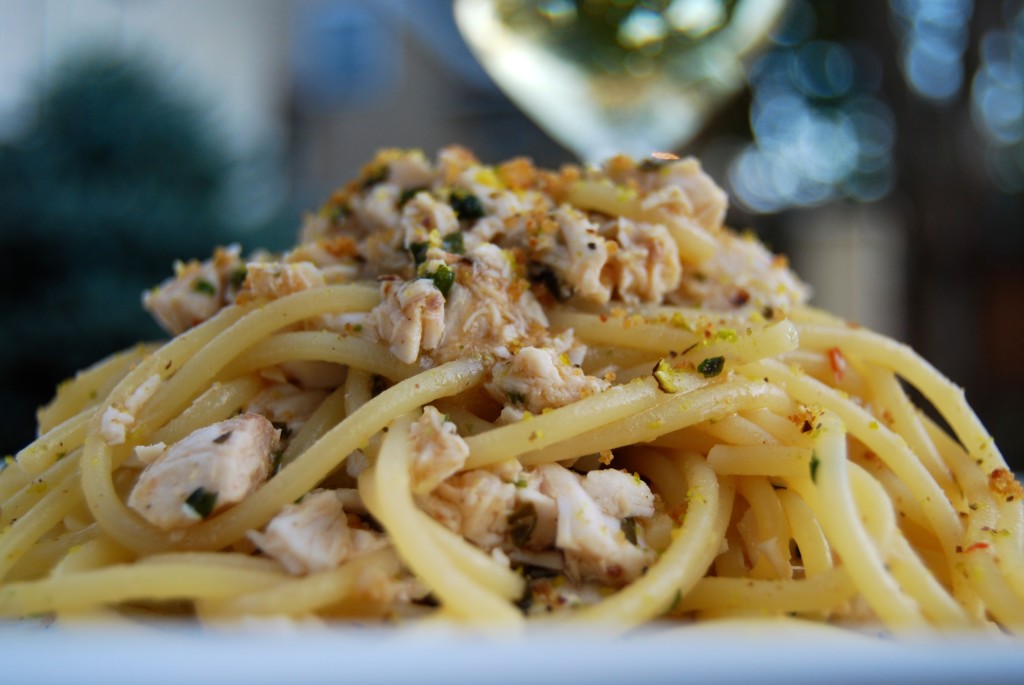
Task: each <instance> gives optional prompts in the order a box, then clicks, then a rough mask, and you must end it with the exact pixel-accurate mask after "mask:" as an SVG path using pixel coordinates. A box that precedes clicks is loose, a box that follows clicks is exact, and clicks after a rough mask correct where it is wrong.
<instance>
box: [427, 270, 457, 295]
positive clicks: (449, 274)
mask: <svg viewBox="0 0 1024 685" xmlns="http://www.w3.org/2000/svg"><path fill="white" fill-rule="evenodd" d="M427 278H430V279H433V281H434V287H436V288H437V289H438V290H440V291H441V294H442V295H444V296H445V297H448V293H449V292H450V291H451V289H452V284H453V283H455V272H454V271H453V270H452V269H450V268H448V266H447V265H446V264H441V265H440V266H438V267H437V271H435V272H434V273H430V274H427Z"/></svg>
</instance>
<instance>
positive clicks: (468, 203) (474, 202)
mask: <svg viewBox="0 0 1024 685" xmlns="http://www.w3.org/2000/svg"><path fill="white" fill-rule="evenodd" d="M448 202H449V203H451V206H452V209H454V210H455V216H457V217H459V219H460V220H461V221H474V220H476V219H479V218H480V217H482V216H483V215H484V206H483V204H481V202H480V198H478V197H477V196H476V195H474V194H473V193H471V192H469V191H468V190H463V189H461V188H458V189H456V190H453V191H452V193H451V195H449V196H448Z"/></svg>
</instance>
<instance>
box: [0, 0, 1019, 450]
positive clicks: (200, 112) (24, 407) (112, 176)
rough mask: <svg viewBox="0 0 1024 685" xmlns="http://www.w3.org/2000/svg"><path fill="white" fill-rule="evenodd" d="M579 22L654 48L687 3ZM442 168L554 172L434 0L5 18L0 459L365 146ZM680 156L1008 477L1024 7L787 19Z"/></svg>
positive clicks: (163, 3) (644, 3)
mask: <svg viewBox="0 0 1024 685" xmlns="http://www.w3.org/2000/svg"><path fill="white" fill-rule="evenodd" d="M581 2H582V3H583V4H584V5H585V4H588V3H589V4H590V5H595V4H596V5H600V4H601V3H602V2H604V3H605V4H607V5H609V6H613V7H614V8H616V11H619V12H620V14H622V13H624V14H623V16H627V17H628V16H633V17H634V19H636V18H638V17H640V16H641V15H640V14H635V13H637V12H646V13H647V14H644V15H643V17H642V18H645V20H646V23H644V24H643V27H644V28H645V30H647V31H648V34H645V35H655V36H656V35H657V21H658V18H657V17H654V19H653V20H652V19H651V17H652V16H653V15H652V12H653V13H654V14H657V13H658V12H661V11H664V12H667V11H669V10H671V9H672V6H673V5H676V10H678V9H679V7H680V4H681V3H690V2H696V0H676V2H670V1H669V0H639V1H638V0H581ZM537 4H538V7H539V8H540V9H541V10H542V11H543V12H545V13H547V15H550V16H555V15H558V13H560V12H561V13H563V14H564V12H565V11H566V10H567V9H568V10H573V7H574V3H571V2H569V0H542V1H541V2H538V3H537ZM576 4H579V3H576ZM696 4H697V5H700V6H701V7H702V8H703V9H704V10H707V9H708V8H709V7H710V8H711V9H714V8H715V7H716V6H718V5H720V6H722V7H731V6H732V3H731V2H726V1H725V0H722V2H719V1H718V0H701V1H700V2H696ZM664 12H663V14H664ZM631 13H633V14H631ZM665 16H668V15H667V14H665ZM652 22H653V23H652ZM634 23H635V24H641V23H642V22H639V21H637V22H634ZM651 26H653V27H654V29H651ZM652 30H653V31H654V34H651V31H652ZM644 40H647V39H646V38H645V39H644ZM450 143H460V144H463V145H466V146H468V147H470V148H471V149H473V150H474V151H475V152H476V153H477V155H478V156H479V157H480V158H481V159H483V160H484V161H488V162H497V161H499V160H502V159H504V158H507V157H510V156H515V155H527V156H530V157H532V158H533V159H534V160H535V162H537V163H538V164H542V165H558V164H561V163H563V162H567V161H573V160H574V155H573V153H572V152H570V151H569V149H568V148H565V147H562V146H561V145H560V144H559V143H557V142H556V141H555V140H554V139H552V138H551V137H549V136H548V134H546V133H545V132H544V130H542V129H541V128H539V127H538V125H537V124H535V123H534V122H533V121H531V119H530V118H528V117H527V116H526V115H525V114H523V113H522V112H521V111H520V110H519V109H518V108H517V107H516V106H515V105H514V104H513V103H512V102H511V101H510V100H509V99H508V98H507V97H506V96H505V95H504V94H503V92H502V91H501V90H500V89H499V88H498V87H497V86H496V85H495V84H494V83H493V82H492V80H491V79H490V78H489V77H488V75H487V74H486V73H485V72H484V71H483V69H482V68H481V67H480V66H479V64H478V63H477V62H476V60H475V59H474V57H473V54H472V53H471V52H470V50H469V49H468V48H467V46H466V44H465V42H464V41H463V39H462V38H461V36H460V34H459V33H458V31H457V28H456V25H455V22H454V20H453V14H452V7H451V3H450V2H448V1H447V0H295V1H292V2H287V1H285V0H260V1H258V2H250V1H248V0H0V325H2V330H3V334H2V336H0V377H2V379H3V382H2V383H0V415H2V416H3V417H4V419H3V421H2V422H0V453H3V454H6V453H10V452H13V451H15V450H17V449H19V448H20V447H22V446H24V445H25V444H26V443H27V442H28V441H30V440H31V439H32V437H33V435H34V428H33V425H34V423H33V421H34V411H35V408H36V406H38V405H39V404H41V403H43V402H45V401H46V400H47V399H48V398H49V397H50V396H51V394H52V392H53V388H54V385H55V384H56V383H57V382H58V381H59V380H61V379H62V378H65V377H67V376H68V375H70V374H72V373H73V372H74V370H75V369H77V368H79V367H81V366H84V365H86V364H88V363H90V362H92V361H95V360H96V359H98V358H100V357H102V356H104V355H106V354H107V353H109V352H112V351H114V350H115V349H118V348H121V347H125V346H127V345H130V344H132V343H133V342H136V341H137V340H140V339H152V338H156V337H159V336H160V335H161V334H160V332H159V330H158V329H157V328H156V326H155V325H154V324H152V323H151V322H150V321H149V319H148V317H147V316H146V315H145V314H144V313H143V312H142V310H141V307H140V306H139V295H140V293H141V291H142V290H143V289H144V288H146V287H148V286H150V285H153V284H155V283H157V282H159V281H160V280H162V279H163V278H165V277H166V276H167V275H169V274H170V270H171V264H172V262H173V260H175V259H187V258H192V257H205V256H207V255H208V254H209V253H210V252H211V251H212V248H213V247H214V246H215V245H218V244H224V243H228V242H239V243H241V244H242V245H243V247H244V248H245V249H246V250H250V249H253V248H256V247H268V248H270V249H281V248H283V247H285V246H287V245H289V244H290V243H291V242H292V241H293V239H294V237H295V233H296V230H297V227H298V224H299V221H300V218H301V215H302V212H303V211H305V210H308V209H311V208H315V207H316V206H317V205H318V204H319V203H320V202H321V201H322V200H323V199H324V198H325V197H326V196H327V195H328V194H329V193H330V191H331V190H332V189H333V188H334V187H336V186H337V185H339V184H340V183H342V182H343V181H344V180H346V179H347V178H349V177H350V176H351V175H352V174H354V173H355V172H356V171H357V170H358V168H359V166H360V165H361V164H362V163H363V162H365V161H366V160H367V159H368V158H369V157H370V156H371V155H372V154H373V152H374V151H375V150H376V149H378V148H380V147H386V146H387V147H390V146H401V147H417V148H421V149H423V150H425V151H426V152H427V153H428V154H433V153H434V152H435V151H436V150H437V149H438V148H439V147H441V146H444V145H447V144H450ZM676 151H677V152H680V153H685V154H695V155H697V156H699V157H700V158H701V159H702V161H703V162H704V165H705V167H706V169H707V170H708V171H709V172H710V173H711V174H712V175H713V176H714V177H715V178H716V179H717V180H718V181H719V182H720V183H722V184H723V185H724V186H725V188H726V190H727V191H728V192H729V195H730V198H731V202H732V206H731V209H730V216H729V223H730V224H731V225H733V226H736V227H740V228H745V227H750V228H753V229H754V230H755V231H756V232H757V233H758V234H759V235H761V237H762V238H763V239H764V240H766V242H768V243H769V244H770V245H771V246H772V247H773V248H774V249H776V250H780V251H784V252H786V253H788V254H789V256H790V258H791V261H792V263H793V264H794V267H795V269H796V270H797V271H798V273H800V274H801V275H802V276H804V278H805V279H806V280H808V281H809V282H810V283H811V284H812V285H813V287H814V288H815V293H816V297H815V301H816V303H817V304H819V305H820V306H823V307H826V308H829V309H832V310H835V311H837V312H839V313H841V314H843V315H845V316H847V317H850V318H852V319H856V320H858V321H861V322H862V323H864V324H866V325H869V326H872V327H874V328H876V329H879V330H881V331H884V332H886V333H888V334H890V335H893V336H895V337H897V338H899V339H901V340H904V341H906V342H909V343H911V344H912V345H914V346H915V347H917V348H918V349H919V350H920V351H921V352H922V353H923V354H924V355H925V356H926V357H927V358H928V359H930V360H931V361H932V362H933V363H934V364H935V365H936V366H938V367H939V368H940V369H942V370H943V371H944V372H945V373H946V374H948V375H949V376H950V377H952V378H953V380H954V381H956V382H957V383H959V384H961V385H964V386H966V387H967V388H968V399H969V400H970V401H971V402H972V404H973V405H974V406H975V408H976V409H977V410H978V412H979V414H980V415H981V417H982V419H983V421H985V423H986V424H987V425H988V427H989V428H990V430H991V431H992V432H993V434H994V435H995V436H996V439H997V442H998V444H999V445H1000V447H1001V449H1002V450H1003V452H1004V453H1005V454H1006V455H1007V458H1008V459H1009V460H1010V461H1011V463H1012V464H1013V466H1014V467H1015V468H1016V469H1018V470H1020V469H1021V468H1024V432H1022V431H1021V430H1020V429H1019V424H1020V422H1021V419H1022V417H1024V392H1022V387H1024V351H1022V349H1021V348H1022V341H1024V203H1022V199H1024V194H1022V193H1024V0H1007V1H999V0H991V1H988V0H975V1H974V2H972V0H864V1H862V2H840V1H838V0H819V1H812V0H793V1H792V2H790V3H789V7H788V9H787V10H786V13H785V15H784V16H783V19H782V20H781V22H780V23H778V24H777V25H776V26H775V28H774V29H773V30H772V32H771V33H770V37H769V41H768V43H767V45H766V48H765V49H764V50H763V51H762V52H760V53H759V54H758V55H757V56H756V57H754V58H753V59H750V60H748V62H747V63H746V64H745V85H744V87H743V88H742V89H741V90H740V91H739V92H737V93H736V94H735V95H734V96H733V97H731V98H730V99H728V100H727V101H725V102H724V104H722V105H721V106H720V107H718V109H717V110H716V113H715V115H714V116H713V117H711V118H710V119H709V120H708V121H707V123H706V125H704V127H703V128H702V129H701V130H700V132H699V133H698V134H697V135H696V136H695V137H693V138H692V139H690V140H689V141H688V142H686V143H685V144H684V145H682V146H681V147H680V148H679V149H678V150H676Z"/></svg>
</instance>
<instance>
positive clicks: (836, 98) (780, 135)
mask: <svg viewBox="0 0 1024 685" xmlns="http://www.w3.org/2000/svg"><path fill="white" fill-rule="evenodd" d="M815 25H816V21H815V14H814V9H813V7H812V6H811V5H810V4H809V3H806V2H798V3H796V4H795V5H794V7H793V9H792V10H791V11H790V14H789V16H788V17H787V19H786V20H785V22H784V24H783V25H782V26H781V27H780V28H779V29H778V30H777V31H776V32H775V35H774V37H773V40H774V42H775V47H774V48H773V49H772V50H770V51H769V52H767V53H766V54H765V55H763V56H762V57H761V58H760V59H759V60H758V61H757V62H756V63H755V64H754V65H753V67H752V69H751V71H750V77H749V80H750V87H751V92H752V95H753V102H752V104H751V107H750V127H751V131H752V133H753V138H754V139H753V142H751V143H750V144H748V145H747V146H745V147H744V148H743V149H742V150H741V151H740V152H739V153H738V154H737V155H736V157H735V158H734V160H733V162H732V164H731V165H730V169H729V182H730V184H731V186H732V191H733V194H734V195H735V197H736V198H737V199H738V200H739V202H740V203H741V204H742V205H743V206H745V207H746V208H747V209H749V210H752V211H754V212H760V213H770V212H778V211H782V210H785V209H789V208H792V207H801V206H805V207H806V206H813V205H818V204H822V203H824V202H829V201H832V200H836V199H840V198H851V199H854V200H859V201H873V200H877V199H879V198H881V197H884V196H885V195H886V194H887V193H888V192H889V190H890V188H891V186H892V170H891V166H892V147H893V142H894V138H895V135H894V127H893V120H892V115H891V113H890V112H889V109H888V107H887V106H886V105H885V104H884V103H883V102H882V101H881V100H880V99H879V98H877V97H876V96H875V95H873V94H872V91H874V90H875V89H876V88H877V84H878V80H877V78H876V77H875V76H874V73H873V72H874V71H875V70H874V69H873V65H872V64H871V56H870V55H869V54H868V53H865V52H864V51H862V50H854V49H851V48H850V47H848V46H846V45H843V44H841V43H838V42H834V41H825V40H814V39H812V37H813V35H814V27H815Z"/></svg>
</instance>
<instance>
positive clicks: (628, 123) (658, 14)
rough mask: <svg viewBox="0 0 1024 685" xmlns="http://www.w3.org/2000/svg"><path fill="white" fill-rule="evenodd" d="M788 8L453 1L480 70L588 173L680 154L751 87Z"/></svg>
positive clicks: (591, 0) (779, 4)
mask: <svg viewBox="0 0 1024 685" xmlns="http://www.w3.org/2000/svg"><path fill="white" fill-rule="evenodd" d="M786 4H787V0H661V2H654V3H651V2H645V3H642V2H639V1H638V0H455V2H454V12H455V19H456V23H457V24H458V26H459V31H460V32H461V33H462V35H463V37H464V38H465V40H466V42H467V44H468V45H469V46H470V49H471V50H472V51H473V53H474V54H475V55H476V57H477V59H478V60H479V61H480V63H481V65H482V66H483V68H484V69H485V70H486V71H487V72H488V74H490V76H491V77H492V78H493V79H494V81H495V82H496V83H497V84H498V86H499V87H500V88H502V90H504V91H505V93H506V94H507V95H508V96H509V97H510V98H511V99H512V100H513V101H514V102H515V103H516V104H517V105H518V106H519V107H520V109H522V110H523V111H524V112H525V113H526V114H527V115H528V116H530V117H531V118H532V119H533V120H534V121H535V122H536V123H537V124H538V125H539V126H540V127H541V128H543V129H544V130H545V131H547V133H548V134H549V135H550V136H552V137H553V138H554V139H555V140H557V141H559V142H560V143H562V144H563V145H565V146H566V147H568V148H569V149H570V150H572V151H573V152H574V153H575V154H576V156H577V157H578V158H579V159H580V160H582V161H584V162H595V161H598V160H601V159H604V158H606V157H608V156H610V155H613V154H616V153H620V152H621V153H626V154H629V155H631V156H633V157H637V158H639V157H646V156H647V155H650V154H651V153H652V152H661V151H668V150H673V149H678V148H679V147H681V146H683V145H684V144H685V143H686V142H688V141H689V140H691V139H692V138H693V137H694V136H695V135H696V134H697V133H698V132H699V130H700V128H701V127H702V126H703V124H704V123H705V122H706V121H707V119H708V117H709V116H710V115H711V114H712V113H713V112H714V111H715V109H716V108H717V107H719V106H721V105H722V104H723V102H724V101H725V100H726V99H727V98H729V97H730V96H732V95H733V94H735V93H736V92H737V91H738V90H739V89H740V88H741V87H742V86H743V83H744V71H743V63H744V61H746V60H749V58H750V57H751V56H752V55H753V54H755V53H756V52H757V50H758V49H759V47H760V46H761V45H763V44H764V43H765V42H766V39H767V37H768V33H769V32H770V30H771V29H772V27H773V26H774V24H775V22H776V21H777V20H778V19H779V17H780V15H781V14H782V12H783V10H784V8H785V6H786Z"/></svg>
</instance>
